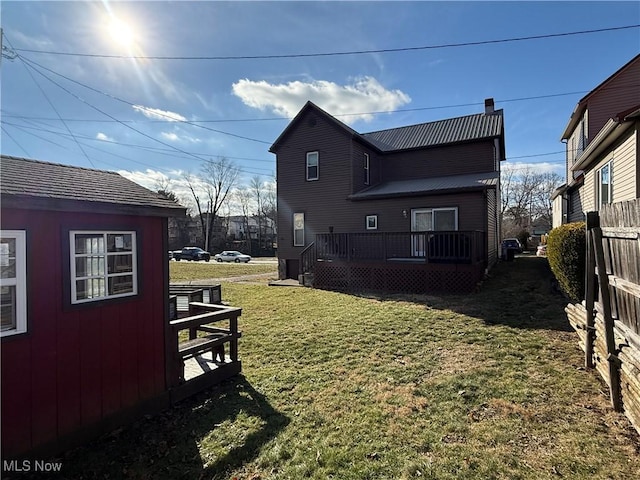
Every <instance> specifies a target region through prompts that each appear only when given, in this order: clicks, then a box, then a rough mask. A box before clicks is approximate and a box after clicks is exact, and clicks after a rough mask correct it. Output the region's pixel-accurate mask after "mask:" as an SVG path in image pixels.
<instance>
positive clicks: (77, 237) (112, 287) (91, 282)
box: [69, 231, 138, 303]
mask: <svg viewBox="0 0 640 480" xmlns="http://www.w3.org/2000/svg"><path fill="white" fill-rule="evenodd" d="M69 235H70V241H71V255H70V257H71V303H86V302H95V301H99V300H105V299H108V298H116V297H127V296H131V295H136V294H137V293H138V282H137V268H136V234H135V232H81V231H72V232H70V234H69Z"/></svg>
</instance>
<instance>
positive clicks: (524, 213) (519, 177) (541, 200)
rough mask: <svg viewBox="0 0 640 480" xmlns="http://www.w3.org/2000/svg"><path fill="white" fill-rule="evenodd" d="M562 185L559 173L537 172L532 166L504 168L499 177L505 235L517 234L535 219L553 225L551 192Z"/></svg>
mask: <svg viewBox="0 0 640 480" xmlns="http://www.w3.org/2000/svg"><path fill="white" fill-rule="evenodd" d="M561 184H562V178H561V177H560V175H558V174H557V173H537V172H535V171H534V170H533V169H532V168H531V167H529V166H526V167H505V168H504V169H503V171H502V175H501V178H500V188H501V198H502V204H501V213H502V234H503V236H508V237H511V236H516V234H517V233H518V232H520V231H522V230H525V229H527V228H529V227H530V226H531V224H533V223H534V222H545V223H548V224H549V227H551V200H550V197H551V194H552V193H553V191H554V190H555V189H556V188H557V187H558V186H559V185H561Z"/></svg>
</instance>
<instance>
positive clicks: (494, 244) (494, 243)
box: [487, 189, 498, 267]
mask: <svg viewBox="0 0 640 480" xmlns="http://www.w3.org/2000/svg"><path fill="white" fill-rule="evenodd" d="M497 211H498V203H497V198H496V191H495V190H493V189H491V190H487V255H488V257H487V259H488V266H489V267H491V266H492V265H493V264H494V263H496V262H497V261H498V221H497V219H498V213H497Z"/></svg>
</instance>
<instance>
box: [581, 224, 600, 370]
mask: <svg viewBox="0 0 640 480" xmlns="http://www.w3.org/2000/svg"><path fill="white" fill-rule="evenodd" d="M586 224H587V227H586V245H585V246H586V249H587V251H586V257H587V258H586V266H585V272H584V275H585V282H584V284H585V293H584V299H585V309H586V310H587V318H586V320H585V322H586V324H585V331H586V333H587V336H586V340H585V342H586V343H585V348H584V352H585V355H584V364H585V367H586V368H593V367H594V365H593V342H594V337H595V330H596V329H595V305H594V304H595V297H596V256H595V252H594V249H593V240H592V236H593V229H594V228H595V227H599V226H600V217H599V215H598V212H588V213H587V218H586Z"/></svg>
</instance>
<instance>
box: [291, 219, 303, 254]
mask: <svg viewBox="0 0 640 480" xmlns="http://www.w3.org/2000/svg"><path fill="white" fill-rule="evenodd" d="M296 215H302V228H296ZM297 230H302V243H296V231H297ZM293 246H294V247H304V213H302V212H295V213H294V214H293Z"/></svg>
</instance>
